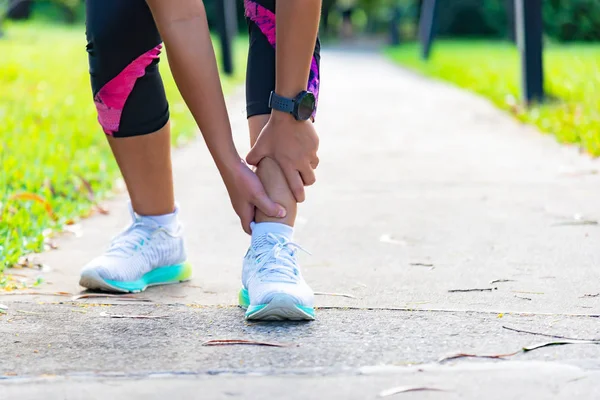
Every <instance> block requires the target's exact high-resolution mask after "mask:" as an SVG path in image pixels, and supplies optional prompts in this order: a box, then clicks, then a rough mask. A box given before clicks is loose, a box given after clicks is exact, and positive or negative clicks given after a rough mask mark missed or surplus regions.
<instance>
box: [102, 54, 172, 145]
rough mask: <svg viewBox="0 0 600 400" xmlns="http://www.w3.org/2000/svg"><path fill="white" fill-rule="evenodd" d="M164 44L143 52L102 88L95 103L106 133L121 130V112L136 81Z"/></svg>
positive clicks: (110, 133)
mask: <svg viewBox="0 0 600 400" xmlns="http://www.w3.org/2000/svg"><path fill="white" fill-rule="evenodd" d="M161 49H162V44H159V45H158V46H156V47H155V48H153V49H152V50H150V51H148V52H146V53H144V54H142V55H141V56H139V57H138V58H136V59H135V60H134V61H133V62H132V63H131V64H129V65H128V66H127V67H125V69H124V70H123V71H121V73H120V74H119V75H117V76H116V77H115V78H113V79H112V80H111V81H110V82H108V83H107V84H106V85H104V86H103V87H102V89H100V91H99V92H98V94H97V95H96V97H94V103H95V104H96V109H97V110H98V122H100V125H101V126H102V129H103V130H104V133H106V134H107V135H111V136H112V135H113V134H114V133H115V132H118V130H119V124H120V123H121V114H122V113H123V107H125V102H126V101H127V98H128V97H129V95H130V94H131V91H132V90H133V87H134V85H135V82H136V81H137V80H138V78H141V77H142V76H144V74H145V73H146V67H148V65H150V63H152V61H153V60H155V59H157V58H158V56H159V55H160V50H161Z"/></svg>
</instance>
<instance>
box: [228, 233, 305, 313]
mask: <svg viewBox="0 0 600 400" xmlns="http://www.w3.org/2000/svg"><path fill="white" fill-rule="evenodd" d="M298 249H300V250H302V248H301V247H300V246H298V245H297V244H295V243H293V242H291V241H289V240H287V239H286V238H285V237H284V236H282V235H278V234H276V233H267V234H265V235H262V236H260V237H258V238H253V240H252V245H251V246H250V248H249V249H248V252H247V253H246V256H245V257H244V266H243V270H242V284H243V288H242V290H241V291H240V294H239V302H240V306H241V307H242V308H244V309H246V319H263V320H286V319H288V320H313V319H315V310H314V293H313V291H312V290H311V288H310V287H309V286H308V285H307V284H306V282H305V281H304V278H302V274H301V273H300V269H299V268H298V260H297V258H296V252H297V250H298Z"/></svg>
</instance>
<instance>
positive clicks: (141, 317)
mask: <svg viewBox="0 0 600 400" xmlns="http://www.w3.org/2000/svg"><path fill="white" fill-rule="evenodd" d="M100 316H101V317H109V318H132V319H160V318H169V316H168V315H122V314H107V313H105V312H101V313H100Z"/></svg>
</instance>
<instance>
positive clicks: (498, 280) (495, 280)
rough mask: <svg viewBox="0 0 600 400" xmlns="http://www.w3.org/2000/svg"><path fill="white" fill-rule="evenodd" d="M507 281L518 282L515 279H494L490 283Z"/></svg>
mask: <svg viewBox="0 0 600 400" xmlns="http://www.w3.org/2000/svg"><path fill="white" fill-rule="evenodd" d="M505 282H516V281H515V280H514V279H494V280H493V281H491V282H490V285H493V284H494V283H505Z"/></svg>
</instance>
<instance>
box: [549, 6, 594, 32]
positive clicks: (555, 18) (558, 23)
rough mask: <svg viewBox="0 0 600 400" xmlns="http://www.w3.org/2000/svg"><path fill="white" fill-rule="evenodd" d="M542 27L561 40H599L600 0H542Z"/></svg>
mask: <svg viewBox="0 0 600 400" xmlns="http://www.w3.org/2000/svg"><path fill="white" fill-rule="evenodd" d="M544 27H545V29H546V32H547V33H548V34H549V35H550V36H551V37H554V38H557V39H559V40H562V41H574V40H579V41H581V40H586V41H594V40H596V41H597V40H600V1H598V0H547V1H544Z"/></svg>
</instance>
